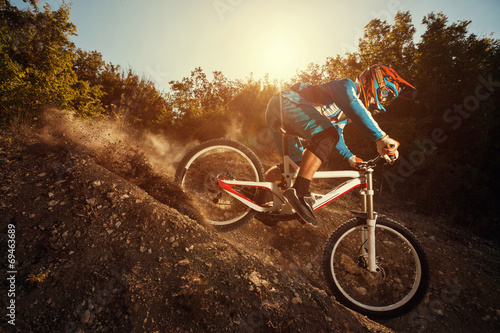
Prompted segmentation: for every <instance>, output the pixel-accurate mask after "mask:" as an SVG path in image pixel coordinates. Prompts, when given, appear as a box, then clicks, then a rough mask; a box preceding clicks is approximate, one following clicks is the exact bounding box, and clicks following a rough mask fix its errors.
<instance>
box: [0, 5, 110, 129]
mask: <svg viewBox="0 0 500 333" xmlns="http://www.w3.org/2000/svg"><path fill="white" fill-rule="evenodd" d="M30 3H31V7H30V8H29V9H28V10H26V11H21V10H19V9H18V8H16V7H14V6H12V5H11V4H10V2H9V1H4V2H2V3H1V7H0V8H1V12H0V27H1V28H0V33H1V38H0V39H1V41H0V53H1V54H0V61H1V63H2V70H1V73H0V75H1V76H2V79H3V80H2V82H0V107H1V110H0V118H1V121H2V122H3V123H6V122H8V121H9V120H10V119H12V118H13V117H21V118H25V117H29V116H33V115H36V114H37V113H38V112H39V111H40V110H41V108H42V107H43V106H46V105H56V106H59V107H63V108H75V107H78V112H79V113H80V114H81V115H92V114H94V113H99V112H100V103H99V99H98V98H99V96H100V92H99V90H98V89H90V87H89V86H88V85H86V84H85V83H82V82H78V78H77V76H76V74H75V72H74V71H73V69H72V65H73V59H74V53H73V49H74V45H73V43H72V42H71V41H70V40H69V37H70V36H72V35H75V34H76V27H75V25H74V24H72V23H70V22H69V10H70V7H69V6H68V5H66V4H65V3H63V4H62V5H61V7H60V8H59V9H58V10H55V11H52V9H51V8H50V6H49V5H45V6H44V8H43V10H40V9H39V8H38V7H37V5H36V3H34V2H33V1H30Z"/></svg>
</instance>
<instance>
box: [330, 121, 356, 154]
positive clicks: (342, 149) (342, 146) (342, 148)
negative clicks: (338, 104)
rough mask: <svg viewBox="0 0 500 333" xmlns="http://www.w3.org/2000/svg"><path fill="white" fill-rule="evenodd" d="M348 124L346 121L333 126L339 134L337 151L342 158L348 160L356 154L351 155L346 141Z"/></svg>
mask: <svg viewBox="0 0 500 333" xmlns="http://www.w3.org/2000/svg"><path fill="white" fill-rule="evenodd" d="M346 124H347V120H344V121H341V122H339V123H336V124H333V126H334V127H335V128H336V129H337V133H338V134H339V141H338V142H337V144H336V145H335V150H336V151H337V153H339V154H340V156H342V157H343V158H344V159H346V160H348V159H349V158H351V157H352V156H353V155H354V154H353V153H351V151H350V150H349V148H348V147H347V145H346V143H345V140H344V127H345V125H346Z"/></svg>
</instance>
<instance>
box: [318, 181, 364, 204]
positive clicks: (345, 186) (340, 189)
mask: <svg viewBox="0 0 500 333" xmlns="http://www.w3.org/2000/svg"><path fill="white" fill-rule="evenodd" d="M360 185H361V180H360V179H358V178H354V179H349V180H347V181H345V182H343V183H342V184H340V185H339V186H337V187H336V188H334V189H333V190H331V191H330V192H328V193H327V194H325V195H323V196H322V197H321V198H320V199H318V200H316V202H315V203H314V206H313V210H318V209H320V208H321V207H323V206H325V205H327V204H329V203H330V202H332V201H333V200H335V199H337V198H338V197H340V196H342V195H344V194H346V193H347V192H349V191H350V190H352V189H354V188H356V187H358V186H360Z"/></svg>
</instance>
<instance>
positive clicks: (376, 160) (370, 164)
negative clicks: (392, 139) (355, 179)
mask: <svg viewBox="0 0 500 333" xmlns="http://www.w3.org/2000/svg"><path fill="white" fill-rule="evenodd" d="M380 160H384V158H383V157H382V156H380V155H379V156H377V157H375V158H373V159H371V160H368V161H363V162H358V164H357V165H356V169H358V170H366V169H368V168H374V167H375V166H377V163H379V162H380Z"/></svg>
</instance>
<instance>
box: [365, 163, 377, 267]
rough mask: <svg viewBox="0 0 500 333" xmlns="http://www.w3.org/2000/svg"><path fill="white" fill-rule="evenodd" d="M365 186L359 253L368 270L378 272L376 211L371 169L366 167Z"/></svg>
mask: <svg viewBox="0 0 500 333" xmlns="http://www.w3.org/2000/svg"><path fill="white" fill-rule="evenodd" d="M365 181H366V187H365V188H364V189H363V190H362V194H363V212H364V214H363V215H364V217H365V218H366V228H364V229H363V232H362V233H361V237H362V239H361V241H362V244H363V246H362V248H361V251H362V253H361V255H362V256H363V257H364V258H365V260H366V261H367V264H368V267H367V268H368V270H369V271H370V272H378V271H379V270H380V268H379V267H378V265H377V263H376V260H375V258H376V249H375V225H376V224H377V213H375V212H374V210H373V196H374V194H375V192H374V190H373V169H372V168H368V169H366V170H365Z"/></svg>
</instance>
